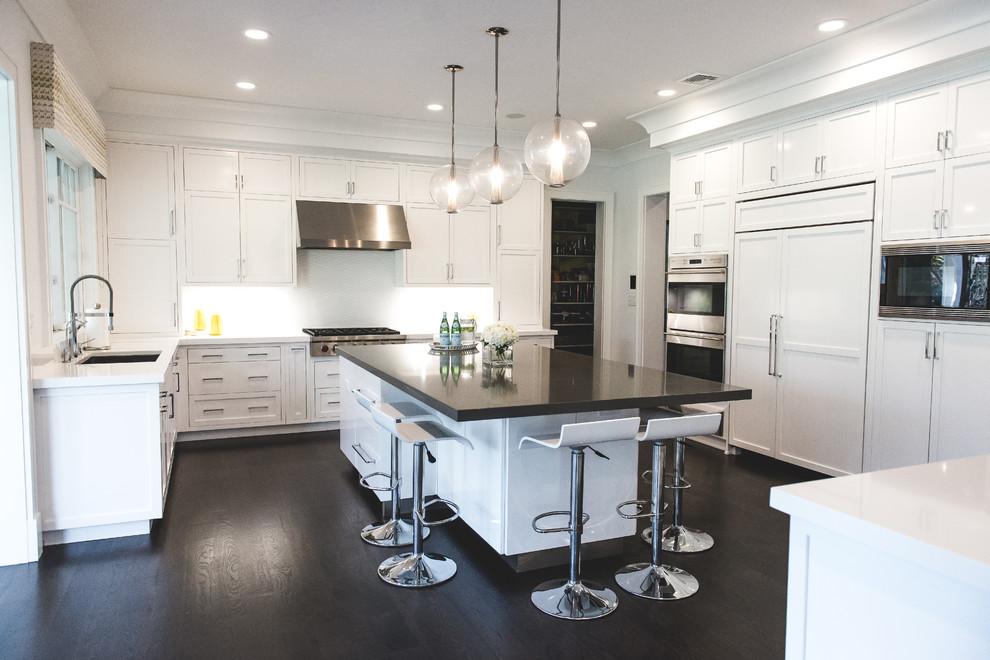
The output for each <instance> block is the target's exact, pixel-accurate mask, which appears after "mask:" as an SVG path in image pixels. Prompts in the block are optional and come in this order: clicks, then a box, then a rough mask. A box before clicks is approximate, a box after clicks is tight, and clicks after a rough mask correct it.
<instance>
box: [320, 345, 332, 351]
mask: <svg viewBox="0 0 990 660" xmlns="http://www.w3.org/2000/svg"><path fill="white" fill-rule="evenodd" d="M320 350H321V351H322V352H324V353H329V352H330V347H329V346H327V345H326V344H323V345H322V346H320Z"/></svg>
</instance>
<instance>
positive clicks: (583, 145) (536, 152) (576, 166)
mask: <svg viewBox="0 0 990 660" xmlns="http://www.w3.org/2000/svg"><path fill="white" fill-rule="evenodd" d="M523 157H524V158H525V159H526V166H527V167H528V168H529V171H530V172H532V173H533V176H535V177H536V178H537V179H539V180H540V181H542V182H543V183H545V184H547V185H548V186H550V187H551V188H562V187H563V186H564V184H566V183H568V182H570V181H573V180H574V179H576V178H577V177H579V176H581V173H582V172H584V170H585V168H586V167H588V161H589V160H591V140H590V139H589V138H588V132H587V131H585V130H584V128H583V127H582V126H581V124H579V123H577V122H576V121H573V120H571V119H564V118H563V117H561V116H560V0H557V110H556V113H555V114H554V116H553V117H551V118H550V119H546V120H544V121H541V122H540V123H538V124H537V125H536V126H534V127H533V128H532V130H530V132H529V135H527V136H526V144H525V148H524V149H523Z"/></svg>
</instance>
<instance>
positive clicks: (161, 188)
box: [107, 142, 175, 240]
mask: <svg viewBox="0 0 990 660" xmlns="http://www.w3.org/2000/svg"><path fill="white" fill-rule="evenodd" d="M108 146H109V149H108V151H109V160H110V166H111V175H110V178H109V179H107V235H108V236H109V237H110V238H127V239H155V240H169V239H172V238H174V237H175V150H174V149H173V148H172V147H170V146H164V145H156V144H129V143H123V142H111V143H110V144H109V145H108Z"/></svg>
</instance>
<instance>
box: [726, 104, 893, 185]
mask: <svg viewBox="0 0 990 660" xmlns="http://www.w3.org/2000/svg"><path fill="white" fill-rule="evenodd" d="M876 124H877V120H876V104H875V103H869V104H867V105H863V106H859V107H856V108H851V109H849V110H842V111H839V112H834V113H831V114H829V115H825V116H823V117H817V118H815V119H810V120H807V121H802V122H797V123H794V124H789V125H787V126H782V127H780V128H778V129H776V130H772V131H764V132H761V133H757V134H755V135H751V136H748V137H746V138H743V139H741V140H739V145H738V148H737V152H738V154H739V156H738V160H739V167H738V176H739V179H738V183H739V188H738V191H739V192H740V193H744V192H752V191H756V190H766V189H769V188H774V187H776V186H786V185H792V184H797V183H807V182H809V181H818V180H825V179H834V178H838V177H842V176H848V175H853V174H864V173H868V172H872V171H875V170H876V168H877V157H876V153H877V149H876V130H877V129H876Z"/></svg>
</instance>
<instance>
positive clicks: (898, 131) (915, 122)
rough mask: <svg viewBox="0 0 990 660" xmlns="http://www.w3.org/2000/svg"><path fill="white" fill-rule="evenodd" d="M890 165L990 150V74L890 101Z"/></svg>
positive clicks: (888, 161)
mask: <svg viewBox="0 0 990 660" xmlns="http://www.w3.org/2000/svg"><path fill="white" fill-rule="evenodd" d="M887 105H888V108H887V113H888V114H887V167H900V166H903V165H915V164H918V163H927V162H932V161H936V160H942V159H944V158H954V157H959V156H970V155H973V154H978V153H986V152H988V151H990V116H988V114H987V112H986V108H987V107H988V106H990V74H988V73H984V74H980V75H978V76H972V77H970V78H965V79H963V80H958V81H955V82H951V83H948V84H945V85H937V86H935V87H928V88H925V89H922V90H918V91H914V92H910V93H908V94H903V95H901V96H897V97H895V98H892V99H890V101H889V102H888V104H887Z"/></svg>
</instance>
